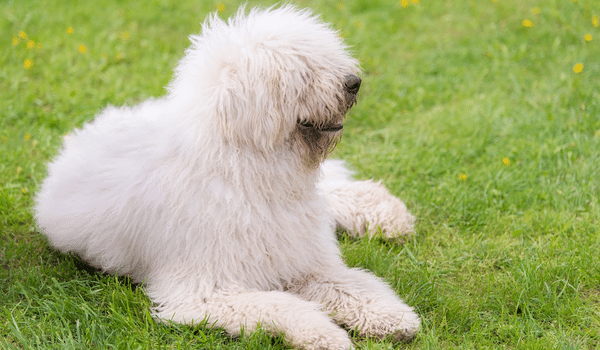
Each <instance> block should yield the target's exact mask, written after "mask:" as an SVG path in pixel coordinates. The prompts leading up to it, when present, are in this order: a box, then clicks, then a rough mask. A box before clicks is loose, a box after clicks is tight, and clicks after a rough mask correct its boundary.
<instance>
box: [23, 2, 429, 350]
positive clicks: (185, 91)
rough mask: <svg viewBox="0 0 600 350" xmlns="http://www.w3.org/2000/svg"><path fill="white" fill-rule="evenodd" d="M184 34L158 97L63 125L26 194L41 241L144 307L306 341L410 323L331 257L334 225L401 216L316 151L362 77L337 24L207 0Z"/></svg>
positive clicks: (392, 298)
mask: <svg viewBox="0 0 600 350" xmlns="http://www.w3.org/2000/svg"><path fill="white" fill-rule="evenodd" d="M191 41H192V45H191V47H190V48H189V49H188V50H187V51H186V54H185V56H184V58H183V59H182V60H181V62H180V63H179V65H178V66H177V68H176V74H175V77H174V79H173V81H172V82H171V83H170V85H169V87H168V94H167V95H166V96H165V97H163V98H160V99H155V100H148V101H145V102H143V103H141V104H139V105H137V106H134V107H108V108H106V109H105V110H104V111H102V112H101V113H100V114H99V115H98V116H97V117H96V118H95V120H94V121H92V122H90V123H88V124H86V125H84V126H83V127H82V128H81V129H80V130H76V131H75V132H73V134H72V135H70V136H69V137H66V138H65V144H64V147H63V149H62V150H61V152H60V155H58V157H56V159H54V161H53V162H51V163H50V164H49V165H48V177H47V178H46V179H45V181H44V182H43V184H42V186H41V189H40V191H39V193H38V194H37V197H36V205H35V219H36V221H37V223H38V225H39V227H40V229H41V231H42V232H43V233H44V234H45V235H46V236H47V237H48V240H49V242H50V244H51V245H52V246H54V247H55V248H57V249H59V250H60V251H63V252H74V253H75V254H77V255H79V256H80V257H81V258H82V259H84V260H85V261H87V262H88V263H89V264H91V265H92V266H95V267H98V268H101V269H102V270H103V271H105V272H109V273H115V274H119V275H128V276H130V277H131V280H132V281H134V282H139V283H143V285H144V287H145V290H146V292H147V294H148V297H149V298H150V299H151V300H152V301H153V303H154V304H155V307H154V308H153V312H154V315H155V317H156V318H157V319H159V320H163V321H173V322H178V323H186V324H192V323H195V324H198V323H200V322H202V321H207V324H209V325H212V326H215V327H222V328H224V329H225V330H227V332H229V333H230V334H232V335H234V336H235V335H239V334H240V332H241V330H242V329H245V330H248V331H252V330H254V329H256V328H257V327H259V326H260V327H262V328H263V329H265V330H266V331H267V332H269V333H271V334H283V335H284V337H285V338H286V339H287V341H289V343H290V344H292V345H293V346H295V347H297V348H304V349H350V348H352V343H351V341H350V338H349V336H348V334H347V332H346V331H345V330H344V329H343V328H341V327H340V325H341V326H344V327H346V328H349V329H355V330H357V331H358V334H360V335H362V336H365V337H376V338H383V337H387V336H390V337H392V338H394V339H396V340H403V339H410V338H412V337H413V336H414V335H415V333H416V332H417V331H418V329H419V317H418V316H417V314H416V313H415V312H414V311H413V309H412V308H411V307H409V306H407V305H406V304H405V303H404V302H402V300H400V299H399V298H398V297H397V296H396V293H394V291H393V290H392V289H391V288H390V287H389V286H388V285H387V284H386V283H385V282H383V281H382V280H381V279H379V278H377V277H375V276H373V275H372V274H370V273H368V272H366V271H363V270H360V269H351V268H348V267H347V266H346V265H345V264H344V262H343V260H342V258H341V257H340V250H339V247H338V243H337V240H336V236H335V228H336V224H337V225H338V226H341V227H343V228H345V229H346V230H348V232H349V233H350V234H352V235H365V234H371V233H373V232H382V234H383V235H384V236H386V237H390V238H394V237H401V236H405V235H407V234H410V233H412V232H413V221H414V218H413V216H412V215H411V214H410V213H409V212H408V211H407V209H406V206H405V205H404V203H402V202H401V201H400V200H399V199H397V198H396V197H394V196H392V195H391V194H390V193H389V192H388V191H387V190H386V189H385V188H384V187H383V186H382V185H381V184H380V183H378V182H372V181H354V180H352V179H351V174H350V172H349V171H348V170H347V169H346V167H345V166H344V164H343V163H342V162H341V161H325V157H326V156H327V154H328V153H329V152H330V151H331V150H332V148H333V147H334V146H335V144H336V142H337V141H338V140H339V138H340V135H341V132H342V128H343V121H344V116H345V114H346V112H348V110H349V109H350V107H351V106H353V105H354V103H355V102H356V96H357V92H358V89H359V86H360V82H361V80H360V78H359V77H358V76H357V74H358V73H359V68H358V64H357V61H356V60H355V59H353V58H352V57H351V55H350V54H349V53H348V51H347V48H346V46H345V45H344V44H343V43H342V41H341V39H340V38H339V36H338V35H337V33H336V32H335V31H334V30H332V29H331V28H330V27H329V26H328V25H327V24H325V23H323V22H321V21H320V20H319V19H318V18H317V17H316V16H314V15H312V14H311V13H310V12H309V11H307V10H298V9H296V8H294V7H293V6H291V5H286V6H282V7H278V8H269V9H266V10H265V9H262V10H261V9H257V10H256V9H255V10H251V11H250V13H249V14H247V15H246V14H245V11H244V9H241V10H240V11H238V13H237V14H236V15H235V16H234V17H233V18H232V19H230V20H229V21H227V22H224V21H222V20H221V19H219V18H218V17H217V16H216V15H212V16H211V17H210V18H209V19H208V20H207V21H206V22H205V23H204V25H203V29H202V34H200V35H197V36H191Z"/></svg>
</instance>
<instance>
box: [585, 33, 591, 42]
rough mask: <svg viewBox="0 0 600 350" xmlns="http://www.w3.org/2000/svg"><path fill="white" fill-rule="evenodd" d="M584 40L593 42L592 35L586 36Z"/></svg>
mask: <svg viewBox="0 0 600 350" xmlns="http://www.w3.org/2000/svg"><path fill="white" fill-rule="evenodd" d="M583 38H584V39H585V41H592V34H586V35H584V36H583Z"/></svg>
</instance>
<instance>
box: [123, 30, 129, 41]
mask: <svg viewBox="0 0 600 350" xmlns="http://www.w3.org/2000/svg"><path fill="white" fill-rule="evenodd" d="M130 36H131V34H129V32H128V31H124V32H123V33H121V39H123V40H127V39H129V37H130Z"/></svg>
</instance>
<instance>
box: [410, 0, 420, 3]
mask: <svg viewBox="0 0 600 350" xmlns="http://www.w3.org/2000/svg"><path fill="white" fill-rule="evenodd" d="M411 1H412V3H413V4H418V3H419V0H411Z"/></svg>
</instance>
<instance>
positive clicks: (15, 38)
mask: <svg viewBox="0 0 600 350" xmlns="http://www.w3.org/2000/svg"><path fill="white" fill-rule="evenodd" d="M19 41H21V40H19V37H18V36H16V35H13V37H12V41H11V43H12V45H13V46H15V45H17V44H18V43H19Z"/></svg>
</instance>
